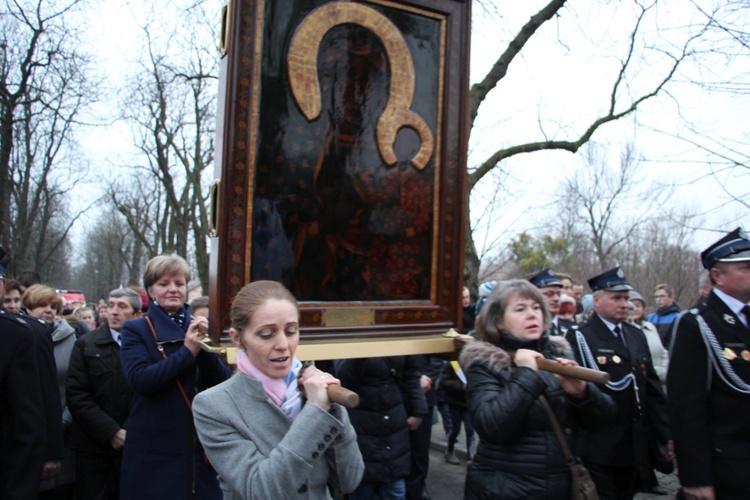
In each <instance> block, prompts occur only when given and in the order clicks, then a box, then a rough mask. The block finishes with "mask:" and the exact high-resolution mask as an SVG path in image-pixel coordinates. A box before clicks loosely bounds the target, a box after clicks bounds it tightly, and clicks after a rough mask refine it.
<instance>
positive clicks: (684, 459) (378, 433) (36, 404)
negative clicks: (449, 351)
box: [0, 229, 750, 500]
mask: <svg viewBox="0 0 750 500" xmlns="http://www.w3.org/2000/svg"><path fill="white" fill-rule="evenodd" d="M701 257H702V260H703V265H704V267H705V273H704V274H703V275H702V276H700V277H699V279H700V284H701V291H702V294H701V299H700V300H699V301H698V303H697V304H695V305H693V306H692V307H690V308H688V309H684V310H683V309H681V308H680V306H679V305H678V304H677V301H676V297H675V293H674V290H673V289H672V288H671V287H670V286H669V285H668V284H660V285H658V286H657V287H656V288H655V290H653V298H654V304H655V310H654V312H653V313H651V314H649V315H646V314H645V311H646V310H647V309H648V308H649V303H648V301H647V300H646V299H645V298H644V296H643V295H642V294H641V293H638V291H636V290H634V288H633V286H632V284H631V283H629V282H628V280H627V278H626V276H625V273H624V272H623V270H622V269H620V268H619V267H616V268H614V269H610V270H606V271H604V272H602V273H600V274H598V275H596V276H594V277H591V278H588V279H587V280H586V282H587V285H588V287H589V289H590V291H591V293H590V294H584V285H583V283H582V282H581V281H578V280H575V279H573V278H571V277H570V276H567V275H564V274H561V273H556V272H554V271H552V270H550V269H544V270H542V271H540V272H538V273H535V274H534V275H533V276H528V277H526V278H525V279H511V280H504V281H497V282H495V281H492V282H486V283H483V284H481V285H480V287H479V289H478V290H477V294H476V295H477V298H478V300H477V302H476V303H472V301H471V293H470V291H469V290H468V289H464V290H463V294H462V300H463V328H464V332H465V333H467V339H466V342H465V344H466V345H465V347H464V348H463V349H462V350H461V352H460V353H457V354H458V356H457V359H455V358H454V359H453V360H452V359H450V355H447V356H436V355H414V356H391V357H378V358H363V359H338V360H333V361H331V362H330V363H319V365H318V366H317V367H316V366H314V365H313V366H307V365H303V363H301V362H300V361H299V360H298V359H297V358H296V357H295V352H296V348H297V345H298V343H299V306H298V304H297V301H296V300H295V298H294V297H293V296H292V294H291V293H290V292H289V291H288V290H287V289H286V288H285V287H284V286H283V285H281V284H279V283H275V282H270V281H258V282H254V283H251V284H249V285H246V286H245V287H244V288H243V289H242V290H241V291H240V292H239V293H238V294H237V296H236V297H235V299H234V302H233V304H232V306H231V311H230V322H231V328H230V330H229V334H230V338H231V341H232V342H233V343H234V344H235V345H236V346H237V347H238V349H239V355H238V360H237V366H236V371H235V373H232V369H231V368H230V367H229V366H227V365H226V364H225V363H224V362H222V360H221V359H220V358H219V357H217V356H216V355H214V354H211V353H209V352H207V351H206V350H203V349H201V342H202V341H203V340H204V339H205V338H206V336H207V330H208V328H207V327H208V321H209V318H208V316H209V313H208V301H207V298H206V297H200V298H198V299H195V300H193V301H191V302H190V303H188V302H187V283H188V282H189V280H190V277H191V272H190V268H189V266H188V264H187V262H186V261H185V260H184V259H183V258H181V257H179V256H175V255H161V256H158V257H155V258H153V259H151V260H150V261H149V262H148V264H147V266H146V269H145V272H144V276H143V285H144V288H143V289H140V288H138V287H135V286H134V287H129V288H115V289H113V290H112V291H111V292H110V293H109V296H108V297H107V300H106V305H105V307H103V308H100V307H98V306H97V305H95V304H92V305H88V306H87V305H81V307H75V306H76V305H75V304H72V305H71V304H66V303H65V302H64V301H63V299H62V297H61V295H60V294H59V293H57V292H56V291H55V290H54V289H53V288H51V287H49V286H46V285H44V284H43V283H42V280H41V279H40V278H39V276H36V275H35V273H24V274H23V276H22V275H19V276H18V277H17V278H18V279H10V278H9V277H6V276H5V266H6V265H7V258H5V256H4V252H2V249H0V278H1V279H0V298H2V308H0V332H1V333H0V335H2V336H3V340H4V342H3V343H2V344H0V345H2V348H0V395H1V397H0V498H8V499H33V498H43V499H74V498H76V499H100V498H101V499H113V498H123V499H129V498H196V499H213V498H216V499H219V498H264V499H265V498H297V497H300V498H343V497H346V498H350V499H353V500H359V499H372V498H375V497H376V495H377V497H378V498H381V499H416V500H421V499H428V498H430V493H429V492H428V490H427V487H426V485H425V481H426V477H427V470H428V467H429V449H430V443H431V437H430V434H431V429H432V424H433V420H434V421H437V418H436V417H435V416H436V415H437V414H439V415H441V420H442V422H443V425H444V427H445V431H446V438H447V442H446V447H445V461H446V462H447V463H449V464H455V465H461V461H460V460H459V458H458V457H457V455H456V453H455V445H456V442H457V439H458V436H459V433H460V429H461V427H462V426H463V429H464V433H465V435H466V440H467V442H466V449H467V461H466V467H467V469H466V475H465V485H464V497H465V498H467V499H475V498H476V499H479V498H503V499H510V498H519V499H521V498H524V499H526V498H568V497H569V496H570V494H571V478H570V473H569V465H570V463H569V460H568V457H567V456H566V450H567V449H568V448H570V449H572V450H573V452H574V454H575V455H576V456H577V457H580V459H581V460H582V462H583V464H584V465H585V466H586V468H587V469H588V472H589V474H590V476H591V479H592V480H593V483H594V484H595V485H596V490H597V493H598V496H599V498H602V499H625V498H632V497H633V496H634V495H635V494H636V492H637V491H647V492H652V493H657V494H663V493H666V492H665V491H664V489H663V488H662V487H661V486H660V485H659V483H658V481H657V477H656V475H655V473H654V470H655V469H656V470H659V471H662V472H671V471H672V470H674V469H675V461H676V463H677V466H678V467H679V479H680V483H681V485H682V488H681V490H680V492H679V495H680V497H682V498H690V499H723V498H729V499H734V498H738V499H739V498H750V486H748V485H747V482H746V481H743V480H742V479H743V477H742V474H743V470H744V469H745V467H746V466H747V465H749V464H748V462H750V426H749V425H747V421H746V420H744V416H745V415H746V413H745V412H746V411H747V410H749V409H750V328H749V327H748V321H749V320H750V305H748V302H750V240H749V239H748V238H747V237H746V235H745V234H744V233H743V232H741V231H740V230H739V229H738V230H735V231H733V232H731V233H729V234H727V235H725V236H724V237H723V238H721V239H720V240H718V241H717V242H715V243H714V244H712V245H711V246H710V247H709V248H707V249H706V250H705V251H704V252H703V253H702V255H701ZM71 306H72V307H71ZM550 361H552V362H554V363H555V364H556V365H562V366H563V367H577V366H580V367H584V368H587V369H589V370H590V371H591V370H593V371H596V372H606V374H608V376H609V381H608V382H607V383H606V384H603V385H597V384H594V383H592V382H586V381H584V380H582V379H581V378H578V377H577V376H574V375H570V373H568V374H567V375H562V374H559V373H558V374H554V373H552V372H550V371H548V369H549V367H548V364H549V362H550ZM337 385H343V386H345V387H347V388H349V389H351V390H354V391H355V392H357V393H358V394H359V395H360V396H361V404H360V405H359V406H358V407H356V408H344V407H343V406H341V405H339V404H337V403H335V402H333V401H332V399H331V398H330V397H329V392H328V391H329V387H330V386H337ZM557 427H560V428H562V429H564V430H565V431H564V432H562V433H561V432H559V431H558V430H556V428H557Z"/></svg>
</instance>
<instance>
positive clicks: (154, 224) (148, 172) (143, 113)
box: [110, 4, 218, 288]
mask: <svg viewBox="0 0 750 500" xmlns="http://www.w3.org/2000/svg"><path fill="white" fill-rule="evenodd" d="M200 7H201V5H200V4H199V5H196V6H193V7H192V8H190V9H187V10H185V11H184V12H183V14H184V18H183V19H182V23H181V24H180V26H179V27H173V28H174V29H173V31H170V32H169V33H168V34H167V35H168V36H166V37H165V36H163V35H164V33H163V31H162V28H160V27H157V26H156V25H153V24H152V25H147V26H146V27H145V28H144V30H143V31H144V34H145V39H146V44H147V54H148V56H147V59H146V60H144V61H142V62H141V64H140V70H139V72H138V74H137V75H136V77H135V78H134V79H133V81H134V82H135V85H134V88H133V89H132V92H131V97H130V98H129V99H128V100H126V101H125V103H124V109H125V113H124V118H125V119H126V120H127V121H128V122H129V123H130V124H131V128H132V129H133V132H134V135H135V137H136V147H137V148H138V149H139V151H140V158H142V159H143V162H142V164H141V166H135V167H131V168H132V170H133V174H132V180H133V182H131V183H130V187H131V188H133V187H134V188H135V190H133V189H127V188H125V187H124V186H123V185H120V186H117V187H114V186H113V188H112V189H111V190H110V193H111V199H112V200H113V201H114V202H115V204H116V206H117V208H118V210H119V211H120V212H121V213H122V214H123V215H124V216H125V217H126V219H127V221H128V224H129V225H130V227H131V229H132V230H133V233H134V235H135V237H136V238H138V240H139V241H140V242H141V243H142V244H143V245H144V247H145V248H146V249H147V251H148V254H149V256H153V255H156V254H158V253H161V252H176V253H178V254H180V255H183V256H185V257H188V258H189V260H192V259H190V257H193V256H194V257H195V265H196V266H197V268H198V275H199V278H200V281H201V284H202V285H203V287H204V288H207V287H208V245H207V237H208V212H207V210H208V207H207V201H208V190H207V183H206V180H205V179H204V174H205V173H206V171H207V169H208V168H209V167H210V166H211V165H212V161H213V153H214V130H215V120H216V90H217V85H218V65H217V64H218V61H217V55H216V52H214V51H213V50H211V49H214V48H215V47H214V45H213V44H212V43H204V44H201V43H197V41H199V40H203V41H206V40H215V37H214V35H215V33H214V32H213V30H212V28H213V25H209V24H208V23H207V22H206V16H205V13H204V12H203V11H202V10H200ZM178 28H179V29H178ZM155 33H158V35H157V36H155V35H154V34H155ZM159 35H160V36H159ZM175 53H176V54H179V56H174V57H173V56H172V55H171V54H175ZM149 189H150V191H151V192H149ZM141 197H144V198H141Z"/></svg>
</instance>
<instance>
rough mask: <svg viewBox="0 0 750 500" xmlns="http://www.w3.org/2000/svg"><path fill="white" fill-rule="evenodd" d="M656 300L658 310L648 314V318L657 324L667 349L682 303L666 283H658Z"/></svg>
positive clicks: (655, 294) (662, 341)
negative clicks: (676, 300)
mask: <svg viewBox="0 0 750 500" xmlns="http://www.w3.org/2000/svg"><path fill="white" fill-rule="evenodd" d="M654 301H656V307H657V308H658V309H657V310H656V312H652V313H651V314H649V315H648V318H647V319H648V320H649V321H650V322H651V323H653V325H654V326H656V330H657V331H658V332H659V337H660V338H661V343H662V345H663V346H664V348H665V349H669V344H670V342H671V340H672V327H673V326H674V323H675V321H677V316H679V315H680V305H679V304H678V303H677V302H675V300H674V290H672V287H671V286H669V285H667V284H666V283H660V284H658V285H656V288H655V289H654Z"/></svg>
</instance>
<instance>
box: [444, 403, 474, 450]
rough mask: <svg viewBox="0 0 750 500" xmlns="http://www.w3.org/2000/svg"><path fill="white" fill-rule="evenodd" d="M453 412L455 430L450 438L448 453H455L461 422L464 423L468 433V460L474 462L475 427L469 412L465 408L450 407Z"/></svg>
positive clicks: (452, 418) (452, 419)
mask: <svg viewBox="0 0 750 500" xmlns="http://www.w3.org/2000/svg"><path fill="white" fill-rule="evenodd" d="M448 408H449V409H450V412H451V421H452V422H453V430H452V431H451V433H450V435H449V436H448V452H451V451H453V449H454V447H455V446H456V440H457V439H458V434H459V433H460V432H461V422H463V423H464V431H465V432H466V455H467V457H466V458H467V460H473V459H474V457H473V453H472V452H473V451H474V449H473V448H474V426H473V425H471V417H469V410H467V409H466V408H465V407H463V406H456V405H448Z"/></svg>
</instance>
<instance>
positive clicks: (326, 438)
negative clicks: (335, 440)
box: [323, 434, 331, 442]
mask: <svg viewBox="0 0 750 500" xmlns="http://www.w3.org/2000/svg"><path fill="white" fill-rule="evenodd" d="M330 440H331V435H330V434H326V435H325V436H323V441H326V442H327V441H330Z"/></svg>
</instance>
